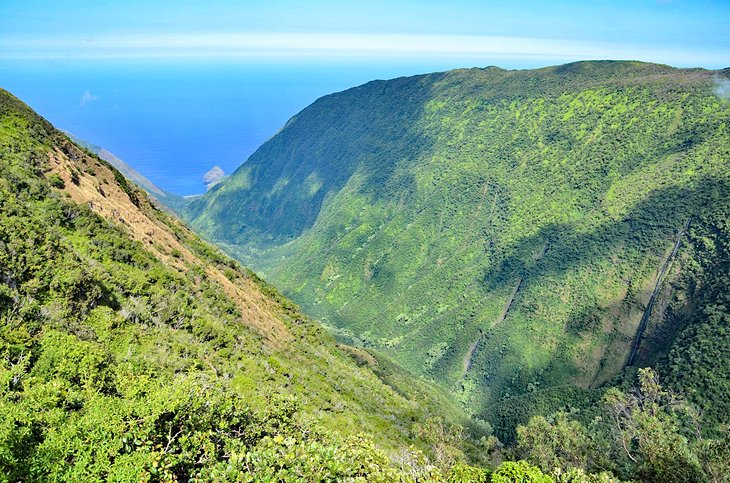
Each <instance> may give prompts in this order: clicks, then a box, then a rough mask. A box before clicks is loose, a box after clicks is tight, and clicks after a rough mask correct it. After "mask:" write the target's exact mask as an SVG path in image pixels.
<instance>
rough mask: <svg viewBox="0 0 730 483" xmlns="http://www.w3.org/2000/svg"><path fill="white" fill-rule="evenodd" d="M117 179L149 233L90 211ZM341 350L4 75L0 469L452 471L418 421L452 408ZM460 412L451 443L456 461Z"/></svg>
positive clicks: (161, 473) (138, 475) (33, 473)
mask: <svg viewBox="0 0 730 483" xmlns="http://www.w3.org/2000/svg"><path fill="white" fill-rule="evenodd" d="M66 162H68V163H70V164H65V163H66ZM68 170H70V171H71V172H68ZM90 171H91V172H90ZM57 179H61V180H63V179H71V180H73V179H75V180H76V181H75V182H73V183H58V182H57V181H56V180H57ZM96 182H100V183H102V184H103V186H104V191H103V194H101V193H99V192H98V191H96V190H93V189H92V193H91V194H90V195H89V196H91V195H93V196H95V198H93V200H94V201H93V202H90V203H85V204H79V203H76V202H74V201H71V200H69V199H68V196H82V195H84V193H85V192H84V191H83V190H84V189H87V187H89V186H93V185H92V184H91V183H96ZM115 183H116V187H115ZM62 189H64V190H62ZM117 195H118V196H120V197H118V198H114V204H113V205H111V206H113V207H114V208H115V210H118V212H114V214H113V215H111V216H112V217H113V219H114V220H116V218H117V217H118V216H128V217H129V219H132V218H133V217H136V218H135V219H136V220H138V221H137V223H138V224H139V223H142V222H143V220H145V219H146V220H149V221H150V222H151V223H152V224H150V225H145V226H154V227H157V228H158V229H159V230H160V232H159V235H157V236H158V238H156V239H154V240H150V242H149V243H145V244H143V243H141V242H139V241H136V240H135V239H134V237H135V236H143V235H144V233H142V234H140V233H138V232H137V230H138V227H137V226H135V225H134V224H129V225H125V224H123V223H120V222H116V221H111V220H110V219H106V218H104V217H103V216H101V215H100V214H99V213H112V212H110V211H108V210H106V207H105V206H104V205H103V204H102V203H103V202H104V200H108V199H110V198H112V197H114V196H117ZM125 197H126V201H125ZM99 200H101V201H99ZM95 210H99V211H98V212H96V211H95ZM125 210H128V211H129V213H126V212H125ZM146 229H152V228H146ZM167 235H169V239H170V240H178V241H179V243H180V244H179V245H177V247H178V248H174V249H171V250H169V251H170V254H169V256H166V255H165V254H164V251H165V248H164V246H163V244H164V243H165V240H166V239H168V238H166V236H167ZM173 250H176V252H173ZM224 270H225V273H226V274H227V275H226V277H224V278H223V279H224V280H226V281H227V282H229V283H232V284H234V285H235V286H236V287H237V288H238V292H235V293H238V294H239V295H240V296H239V297H237V298H236V297H232V296H231V295H229V292H227V291H226V290H225V289H224V286H223V285H221V284H222V283H223V282H221V281H220V279H219V278H215V277H214V276H213V275H211V274H214V273H216V271H224ZM234 282H235V283H234ZM241 294H243V295H241ZM241 298H242V300H244V303H243V304H241V303H240V300H241ZM252 301H253V302H252ZM267 324H268V325H267ZM345 349H347V348H344V349H342V348H339V347H338V346H337V344H336V343H335V342H334V340H333V339H332V337H331V336H329V335H328V334H327V333H326V332H325V331H323V330H322V329H320V328H318V326H317V325H316V324H314V323H313V322H311V321H310V320H309V319H307V318H306V317H304V316H303V315H302V314H301V313H300V312H299V311H298V309H297V307H296V306H294V305H293V304H292V303H291V302H288V301H287V300H286V299H284V298H283V297H281V296H280V295H279V294H278V293H277V292H276V291H275V290H274V289H273V288H272V287H270V286H268V285H266V284H265V283H263V282H262V281H261V280H259V279H258V278H257V277H255V276H254V275H252V274H251V273H250V272H248V271H246V270H244V269H242V268H241V267H240V266H239V265H238V263H236V262H234V261H233V260H231V259H229V258H228V257H226V256H224V255H222V254H221V253H220V252H218V251H217V250H216V249H214V248H213V247H211V246H210V245H208V244H206V243H204V242H202V241H201V240H200V239H198V238H197V237H196V236H195V235H193V234H192V233H191V232H190V231H189V230H187V229H185V228H184V227H183V226H182V225H180V223H179V222H177V221H175V220H174V219H172V218H171V217H170V216H168V215H167V214H165V213H164V212H160V211H158V210H157V209H156V208H155V207H154V206H153V205H152V204H150V202H149V200H148V198H147V197H146V196H145V195H144V193H142V192H141V191H139V190H138V189H137V188H135V187H134V186H133V185H132V184H131V183H127V182H126V181H125V180H124V178H123V177H121V175H120V174H119V173H118V172H117V171H116V170H114V169H113V168H111V166H109V165H108V164H106V163H105V162H103V161H101V160H99V159H98V158H94V157H92V156H90V155H89V154H88V153H87V152H85V151H83V150H81V149H79V148H77V147H76V146H75V145H73V144H72V143H71V142H70V141H69V140H68V139H66V138H65V136H64V135H63V134H61V133H59V132H58V131H56V130H55V129H53V127H52V126H50V125H49V124H48V123H47V122H45V121H44V120H43V119H41V118H39V117H38V116H37V115H35V114H34V113H33V112H31V111H30V110H29V109H28V108H27V107H26V106H25V105H23V104H22V103H21V102H20V101H18V100H17V99H15V98H13V97H12V96H10V95H9V94H8V93H6V92H4V91H0V481H8V482H11V481H13V482H14V481H102V480H104V481H107V480H108V481H212V480H215V481H222V480H230V481H254V480H255V481H270V480H272V479H273V480H277V479H279V480H301V479H305V480H312V481H319V480H328V481H335V480H342V479H348V478H350V479H353V480H360V481H365V480H367V481H393V480H403V481H412V478H410V477H409V475H410V474H411V473H413V472H425V473H427V474H430V475H431V477H432V478H433V480H434V481H439V480H444V479H446V478H447V477H448V474H449V471H450V468H447V467H446V466H445V465H441V466H436V465H435V464H434V463H433V461H435V459H434V458H435V456H434V452H433V450H432V448H431V446H430V442H429V441H428V440H426V439H424V438H422V437H420V436H419V434H418V433H417V432H416V431H415V427H414V424H415V423H420V424H422V425H423V424H427V422H428V421H429V416H430V415H431V414H435V413H438V414H441V415H443V416H444V417H446V418H447V419H446V420H445V421H447V422H444V424H445V425H446V427H448V428H451V427H452V426H454V425H455V424H456V423H460V422H461V421H463V416H461V415H460V414H459V412H458V411H457V410H456V409H455V408H454V407H453V406H449V405H448V403H444V401H446V398H445V397H444V396H438V395H432V394H433V391H432V390H430V389H429V390H428V391H426V388H427V386H426V384H425V383H423V382H420V381H419V380H418V379H413V378H410V379H407V378H406V377H405V376H404V375H400V374H399V373H398V372H397V370H396V369H395V368H392V367H382V368H380V366H379V364H378V362H377V360H375V359H372V360H371V361H370V362H371V363H372V364H373V365H374V366H375V367H376V368H378V370H379V371H382V372H383V373H385V374H386V376H387V378H388V381H389V384H395V383H396V382H397V381H405V380H408V382H409V383H408V384H407V385H404V386H403V387H397V386H396V388H395V389H394V388H393V387H391V386H390V385H387V384H384V383H383V382H382V381H381V380H380V379H379V378H378V377H377V376H376V375H375V374H374V372H373V371H372V369H371V367H370V366H369V365H368V364H361V365H358V364H357V363H356V361H355V359H354V356H353V355H351V354H350V353H349V352H348V351H347V350H345ZM352 350H354V349H352ZM363 357H364V356H363ZM370 357H371V358H372V356H370ZM384 377H385V376H384ZM396 389H397V390H396ZM471 427H472V428H473V429H474V430H475V433H474V435H475V436H474V437H471V436H467V433H459V434H461V435H463V436H467V437H463V438H461V439H460V440H459V441H452V444H453V445H455V446H454V447H450V448H449V454H450V455H451V459H449V464H452V465H455V468H457V470H458V471H461V472H462V473H463V472H470V471H471V472H474V471H480V470H478V469H476V468H473V467H471V466H468V465H467V463H466V462H467V455H466V454H465V452H468V453H470V454H475V449H476V448H477V444H478V443H477V441H476V437H477V436H479V435H480V433H478V432H476V431H477V430H478V429H479V428H477V427H476V426H475V425H471ZM456 446H458V448H457V447H456ZM394 455H401V460H402V461H409V462H410V464H409V465H408V466H406V464H405V463H403V464H400V463H397V462H396V458H395V456H394ZM471 459H472V460H476V461H478V454H475V455H474V456H472V458H471Z"/></svg>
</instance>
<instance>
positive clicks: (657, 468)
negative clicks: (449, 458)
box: [516, 369, 730, 482]
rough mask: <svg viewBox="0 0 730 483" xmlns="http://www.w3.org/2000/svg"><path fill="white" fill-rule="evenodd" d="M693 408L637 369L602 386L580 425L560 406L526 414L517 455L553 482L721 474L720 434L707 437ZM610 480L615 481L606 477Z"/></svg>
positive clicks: (723, 449)
mask: <svg viewBox="0 0 730 483" xmlns="http://www.w3.org/2000/svg"><path fill="white" fill-rule="evenodd" d="M699 422H700V418H699V415H698V413H697V412H696V410H695V409H694V408H693V407H692V406H691V405H690V404H688V403H687V402H686V401H684V400H682V399H681V398H679V397H678V396H677V395H676V394H674V393H673V392H672V391H671V390H668V389H666V388H664V387H663V386H662V385H660V384H659V379H658V376H657V374H656V372H655V371H653V370H651V369H640V370H639V371H638V385H637V386H636V387H634V388H630V389H628V390H620V389H619V388H617V387H611V388H609V389H608V390H606V391H605V394H604V397H603V403H602V410H601V416H599V417H596V418H595V419H594V420H593V421H591V423H590V426H589V427H586V426H585V425H583V424H582V423H580V422H579V421H577V420H575V419H571V418H569V417H568V415H566V414H565V413H558V414H555V415H554V416H552V417H551V418H549V419H547V418H544V417H541V416H537V417H534V418H533V419H532V420H530V422H529V424H528V425H526V426H520V427H519V428H518V430H517V432H518V438H519V443H518V446H517V448H516V450H517V453H518V455H519V456H521V457H523V458H525V460H527V461H529V462H531V463H533V464H536V465H537V466H538V467H540V468H541V469H542V470H543V471H546V472H549V471H551V472H552V475H553V476H554V477H555V479H556V481H612V479H613V477H612V476H611V474H618V475H621V476H622V477H624V478H630V479H636V480H639V481H661V482H671V481H676V482H687V481H697V482H700V481H727V478H728V476H730V473H728V469H730V467H729V466H728V459H727V455H728V453H727V450H728V444H727V441H728V439H727V433H725V434H722V435H720V436H719V437H718V438H717V439H707V438H705V437H704V436H703V435H702V431H701V428H700V426H699ZM613 481H616V480H615V479H613Z"/></svg>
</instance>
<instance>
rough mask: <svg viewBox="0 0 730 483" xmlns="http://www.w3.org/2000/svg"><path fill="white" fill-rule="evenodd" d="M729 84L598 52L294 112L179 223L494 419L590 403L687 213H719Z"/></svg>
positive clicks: (347, 96) (394, 87) (614, 370)
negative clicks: (525, 408)
mask: <svg viewBox="0 0 730 483" xmlns="http://www.w3.org/2000/svg"><path fill="white" fill-rule="evenodd" d="M718 73H719V72H718V71H708V70H704V69H675V68H673V67H670V66H666V65H658V64H648V63H641V62H633V61H593V62H576V63H572V64H566V65H562V66H552V67H546V68H542V69H534V70H513V71H508V70H503V69H499V68H485V69H479V68H474V69H459V70H455V71H449V72H444V73H436V74H425V75H420V76H414V77H409V78H398V79H393V80H390V81H373V82H369V83H367V84H364V85H362V86H358V87H355V88H352V89H349V90H346V91H343V92H340V93H336V94H331V95H328V96H325V97H323V98H320V99H319V100H317V101H315V102H314V103H313V104H312V105H310V106H309V107H307V108H305V109H304V110H303V111H301V112H300V113H298V114H297V115H296V116H294V117H293V118H292V119H291V120H290V121H289V122H287V123H286V125H285V127H284V128H283V129H282V130H281V131H280V132H279V133H278V134H277V135H276V136H274V137H273V138H272V139H271V140H269V141H268V142H267V143H265V144H264V145H262V147H261V148H259V150H257V151H256V152H255V153H254V154H253V155H252V156H251V157H250V158H249V159H248V160H247V161H246V162H245V163H244V164H242V165H241V166H240V167H239V168H238V170H236V172H235V173H234V174H233V175H231V177H230V178H229V179H228V180H226V181H224V182H223V183H222V184H221V185H219V186H218V187H216V188H215V189H213V190H211V192H209V193H208V194H206V195H205V196H204V197H202V198H200V199H198V200H196V201H195V202H194V203H192V204H191V206H190V210H189V211H188V212H187V218H188V219H189V220H190V222H191V224H192V226H193V227H194V228H195V229H197V230H199V231H200V232H201V233H203V234H204V235H205V236H207V237H208V238H209V239H212V240H214V241H215V242H216V243H218V244H219V245H220V246H221V247H223V248H224V249H225V250H226V251H228V252H229V253H231V254H233V255H235V256H237V257H238V258H239V259H241V260H244V261H245V262H246V263H247V264H249V265H251V266H253V267H254V268H255V269H256V270H258V271H260V272H261V273H262V274H263V275H264V276H265V277H266V278H268V279H270V280H271V281H272V282H273V283H275V284H276V285H277V286H279V287H281V288H282V289H283V290H284V292H285V293H286V294H288V295H289V296H291V297H292V298H293V299H294V300H296V301H297V302H298V303H300V304H302V306H303V307H304V309H305V310H306V311H308V312H309V313H312V314H313V315H315V316H316V317H317V318H319V319H320V320H322V321H323V322H325V323H326V324H328V325H329V326H330V328H331V329H332V330H333V331H334V333H335V334H337V335H338V337H340V338H341V340H347V341H350V342H352V343H354V344H355V345H360V346H365V347H373V348H376V349H378V350H382V351H384V352H386V353H387V354H390V355H391V356H393V357H395V358H396V359H397V360H398V362H399V363H401V364H403V365H404V366H405V367H407V368H408V369H409V370H411V371H414V372H416V373H419V374H422V375H426V376H427V377H430V378H432V379H434V380H435V381H437V382H438V383H439V384H441V385H442V387H444V388H445V389H447V390H450V391H452V392H453V393H454V394H455V395H456V397H457V399H459V400H460V401H461V403H462V404H463V405H464V406H465V407H467V408H470V409H471V410H473V411H475V413H477V414H481V415H482V417H487V416H488V415H486V414H483V413H482V410H481V409H480V408H487V407H492V406H493V404H495V403H496V402H497V401H500V400H508V399H509V398H510V397H512V396H514V395H515V392H516V393H517V395H521V394H524V393H528V392H531V391H535V390H537V389H536V388H543V389H546V388H550V387H558V386H562V385H564V384H566V383H567V384H568V385H575V386H577V387H578V388H585V389H587V390H589V389H590V388H592V387H596V386H599V385H601V384H602V383H605V382H607V381H609V380H611V379H612V378H613V377H615V376H616V375H617V374H619V373H620V372H621V370H622V368H623V367H624V364H625V361H626V359H627V357H628V354H629V353H630V352H631V344H632V341H633V340H634V338H635V336H636V333H637V328H638V326H639V325H640V320H641V319H642V317H643V314H644V313H646V311H645V307H646V305H647V304H649V303H650V301H651V300H652V297H651V294H652V291H653V289H654V287H655V285H656V279H657V274H658V273H659V270H660V268H661V266H662V263H663V262H664V260H665V259H666V256H667V255H668V254H669V253H670V251H671V248H672V245H673V244H674V241H675V239H676V237H677V233H679V232H680V231H681V230H682V227H683V226H684V223H685V222H686V220H687V218H688V217H690V216H692V217H697V216H698V215H699V214H701V213H705V212H709V211H712V210H723V209H725V207H724V205H722V204H721V203H720V204H718V200H720V201H723V200H724V199H725V198H726V197H727V193H728V169H727V165H728V163H727V160H728V159H729V158H728V142H727V140H728V133H727V126H728V123H727V119H728V104H727V103H726V102H725V101H724V100H722V99H721V98H719V97H718V96H717V95H716V94H715V93H714V81H713V79H714V78H715V77H716V76H717V75H718ZM682 250H683V248H680V257H679V258H680V259H679V260H678V261H675V262H673V263H672V266H670V267H669V269H668V270H669V271H668V276H667V279H666V280H665V281H664V282H663V283H662V287H663V288H662V289H661V290H660V294H659V300H658V305H657V306H658V307H659V308H660V309H662V310H659V311H657V312H656V313H654V314H650V315H652V317H653V318H651V320H650V324H649V326H650V327H649V329H650V330H649V331H648V333H647V334H646V337H645V339H646V340H652V335H651V334H652V331H660V330H661V329H660V327H661V326H662V324H665V323H667V322H666V321H665V320H664V317H663V315H664V312H663V309H665V308H666V307H667V304H668V303H669V299H671V298H672V297H673V296H674V295H673V293H674V292H673V291H672V290H671V289H668V288H667V287H670V288H671V287H672V286H673V285H674V284H675V282H676V280H677V277H679V276H680V274H681V271H682V267H683V266H684V265H685V264H686V263H688V262H687V260H686V259H685V258H683V256H682V253H683V252H682ZM515 287H517V289H516V290H515ZM664 297H667V298H664ZM508 301H509V303H508ZM505 306H506V307H507V310H508V312H509V313H508V314H507V316H506V319H505V320H504V321H502V322H499V323H495V321H498V320H499V319H500V313H501V312H503V311H505ZM480 341H481V342H480ZM655 342H656V341H655ZM472 347H474V349H471V348H472ZM472 351H473V355H474V360H475V363H474V364H468V367H469V370H468V371H467V373H466V375H465V374H464V373H463V367H464V362H463V361H464V357H465V356H466V355H468V354H469V353H470V352H472ZM642 351H643V349H641V348H640V352H642ZM644 352H646V351H644ZM648 352H649V355H647V356H646V357H648V358H649V359H652V358H654V359H655V357H654V356H655V355H654V354H651V350H648ZM642 353H643V352H642ZM642 357H644V356H642ZM469 359H472V357H469ZM640 360H642V358H641V357H640Z"/></svg>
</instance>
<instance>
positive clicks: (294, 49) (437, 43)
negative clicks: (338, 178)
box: [0, 32, 730, 66]
mask: <svg viewBox="0 0 730 483" xmlns="http://www.w3.org/2000/svg"><path fill="white" fill-rule="evenodd" d="M0 57H4V58H51V59H52V58H61V59H69V58H80V59H84V58H88V59H94V58H294V57H320V58H335V59H336V58H347V59H352V58H398V57H409V58H413V57H421V58H434V57H435V58H439V57H452V58H453V57H463V58H471V59H504V58H508V59H529V60H536V59H545V60H552V59H557V60H560V59H573V60H585V59H624V60H644V61H652V62H664V63H672V64H680V65H691V66H697V65H726V64H727V65H730V52H726V51H721V52H715V51H704V52H696V51H693V50H691V49H685V50H677V49H673V48H672V49H669V48H663V47H661V46H641V45H631V44H626V43H623V42H613V43H612V42H594V41H582V40H581V41H577V40H570V39H553V38H531V37H512V36H487V35H438V34H437V35H423V34H347V33H293V32H288V33H195V34H175V35H169V34H163V35H159V34H147V35H130V36H97V37H86V38H74V37H66V38H57V39H53V40H49V39H44V38H37V39H9V40H6V41H5V42H3V48H0Z"/></svg>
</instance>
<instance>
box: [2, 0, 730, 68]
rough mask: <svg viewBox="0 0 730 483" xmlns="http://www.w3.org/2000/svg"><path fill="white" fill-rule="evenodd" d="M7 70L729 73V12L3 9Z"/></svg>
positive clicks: (611, 5)
mask: <svg viewBox="0 0 730 483" xmlns="http://www.w3.org/2000/svg"><path fill="white" fill-rule="evenodd" d="M2 3H3V4H2V5H0V59H6V60H7V59H35V60H38V59H41V60H61V61H62V60H65V59H98V58H111V59H119V58H131V59H135V58H172V59H176V58H243V59H246V58H259V59H272V60H273V61H277V60H278V61H281V60H282V59H286V60H291V59H299V58H303V59H311V58H313V57H315V58H323V59H331V60H338V59H345V60H352V59H354V60H362V59H376V60H377V59H402V58H417V59H429V58H445V57H450V58H457V59H463V60H464V62H466V63H468V62H470V61H474V62H478V63H484V62H489V60H491V59H494V60H495V61H499V60H503V59H508V60H514V61H517V62H519V61H527V60H530V61H535V60H539V61H542V60H544V61H545V62H551V61H562V60H583V59H607V58H611V59H634V60H644V61H653V62H663V63H669V64H672V65H677V66H703V67H710V68H719V67H727V66H729V65H730V36H729V35H727V25H728V24H730V2H727V1H719V0H714V1H713V0H693V1H689V0H673V1H667V0H662V1H658V0H616V1H613V2H600V3H599V2H574V1H571V0H553V1H550V2H545V1H539V0H524V1H523V2H501V1H483V0H482V1H477V0H453V1H452V2H439V1H436V0H420V1H416V0H399V1H394V0H368V1H362V0H352V1H349V2H331V1H326V0H309V1H307V2H301V1H297V0H281V1H277V2H270V1H265V0H247V1H246V2H240V1H234V0H220V1H218V2H215V4H214V5H210V4H205V5H203V4H202V2H182V3H181V2H177V1H174V0H157V1H155V2H148V1H145V0H127V1H125V2H117V1H111V0H110V1H109V2H99V3H93V2H92V3H89V2H88V1H85V0H67V1H66V2H64V3H63V5H62V6H59V5H58V2H54V1H53V0H26V1H24V2H2Z"/></svg>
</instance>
